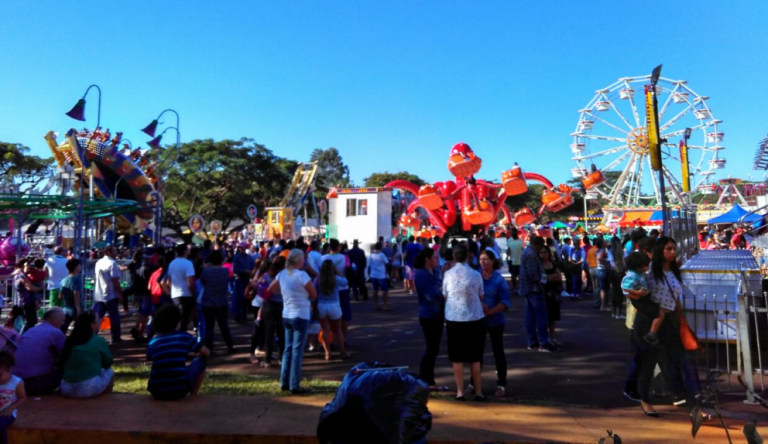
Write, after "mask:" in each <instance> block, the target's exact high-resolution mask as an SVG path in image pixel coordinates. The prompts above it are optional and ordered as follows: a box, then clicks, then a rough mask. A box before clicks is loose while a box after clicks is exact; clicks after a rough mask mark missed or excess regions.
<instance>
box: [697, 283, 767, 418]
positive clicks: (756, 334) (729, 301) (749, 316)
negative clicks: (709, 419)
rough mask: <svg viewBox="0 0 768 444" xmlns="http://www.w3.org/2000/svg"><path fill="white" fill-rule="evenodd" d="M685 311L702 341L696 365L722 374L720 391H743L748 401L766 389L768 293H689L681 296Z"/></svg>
mask: <svg viewBox="0 0 768 444" xmlns="http://www.w3.org/2000/svg"><path fill="white" fill-rule="evenodd" d="M682 305H683V314H684V316H685V317H686V320H687V321H688V323H689V325H690V327H691V329H692V330H693V331H694V332H695V333H696V335H697V337H698V339H699V342H700V344H701V347H702V350H701V352H691V353H693V354H695V359H696V363H697V366H698V368H699V369H700V370H702V371H704V372H706V373H707V374H709V373H710V372H713V371H714V372H717V373H719V374H721V375H722V376H723V378H722V379H720V380H721V382H720V383H719V387H718V388H719V389H720V390H721V391H725V392H728V391H743V390H744V388H743V386H742V384H741V383H739V382H738V378H739V377H741V379H742V381H743V383H744V385H746V386H747V390H746V393H745V395H746V402H749V403H752V402H755V396H754V395H755V394H756V393H760V392H764V391H765V387H766V373H768V356H766V348H768V293H754V292H750V293H740V294H738V295H737V297H736V298H735V299H734V298H733V297H729V296H725V295H717V294H700V295H695V296H694V295H689V296H688V297H685V298H683V299H682Z"/></svg>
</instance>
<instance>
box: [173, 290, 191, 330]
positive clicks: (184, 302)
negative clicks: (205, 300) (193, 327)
mask: <svg viewBox="0 0 768 444" xmlns="http://www.w3.org/2000/svg"><path fill="white" fill-rule="evenodd" d="M173 303H174V304H176V306H177V307H179V308H181V324H179V331H187V327H189V321H190V319H191V318H192V311H193V310H194V309H195V305H196V304H195V298H193V297H192V296H186V297H180V298H173Z"/></svg>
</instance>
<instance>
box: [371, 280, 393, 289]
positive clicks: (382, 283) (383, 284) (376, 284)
mask: <svg viewBox="0 0 768 444" xmlns="http://www.w3.org/2000/svg"><path fill="white" fill-rule="evenodd" d="M371 284H372V285H373V290H374V291H377V290H378V289H379V288H381V291H387V290H389V283H388V282H387V280H386V279H371Z"/></svg>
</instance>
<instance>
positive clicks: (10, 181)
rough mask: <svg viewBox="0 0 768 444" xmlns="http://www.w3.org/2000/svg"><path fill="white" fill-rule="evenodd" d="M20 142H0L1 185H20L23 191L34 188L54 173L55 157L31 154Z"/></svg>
mask: <svg viewBox="0 0 768 444" xmlns="http://www.w3.org/2000/svg"><path fill="white" fill-rule="evenodd" d="M28 153H29V148H28V147H26V146H24V145H22V144H20V143H7V142H0V186H2V187H9V186H18V187H19V189H21V190H22V191H23V190H25V189H29V188H34V187H36V186H37V185H39V184H40V183H41V182H42V181H43V180H45V179H47V178H48V177H49V176H50V175H51V173H52V167H53V162H54V161H53V157H49V158H45V159H44V158H42V157H38V156H32V155H29V154H28Z"/></svg>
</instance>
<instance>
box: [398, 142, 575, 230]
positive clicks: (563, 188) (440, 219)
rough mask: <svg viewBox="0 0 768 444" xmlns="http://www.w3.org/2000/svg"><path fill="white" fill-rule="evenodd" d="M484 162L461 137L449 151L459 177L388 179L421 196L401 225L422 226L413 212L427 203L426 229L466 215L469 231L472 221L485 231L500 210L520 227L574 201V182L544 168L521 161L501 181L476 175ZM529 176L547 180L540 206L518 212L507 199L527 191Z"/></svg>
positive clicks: (452, 168)
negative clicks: (558, 179) (528, 167)
mask: <svg viewBox="0 0 768 444" xmlns="http://www.w3.org/2000/svg"><path fill="white" fill-rule="evenodd" d="M482 163H483V161H482V159H480V158H479V157H477V155H475V153H474V151H472V148H470V147H469V145H467V144H466V143H457V144H456V145H454V146H453V149H451V153H450V155H449V157H448V170H449V171H450V172H451V174H453V176H454V178H455V181H454V180H447V181H445V182H435V183H433V184H427V185H424V186H422V187H421V188H419V187H418V186H417V185H415V184H413V183H412V182H409V181H407V180H396V181H394V182H390V183H388V184H387V185H386V186H387V187H392V188H399V189H402V190H406V191H410V192H411V193H413V195H414V196H416V200H414V201H413V202H412V203H411V204H410V205H409V206H408V209H407V211H406V212H405V213H403V214H402V216H401V217H400V226H402V227H409V228H413V229H414V230H418V229H419V228H420V227H421V220H419V218H418V216H417V215H414V212H415V211H416V209H417V208H418V207H421V208H424V210H426V212H427V213H428V214H429V223H430V225H431V226H432V228H425V229H424V230H422V233H427V232H428V233H430V234H435V235H437V234H445V233H446V232H447V231H448V227H451V226H453V225H454V224H455V223H456V219H457V218H461V227H462V229H463V230H464V231H469V230H471V229H472V227H473V226H480V227H482V230H483V231H486V230H487V229H488V227H490V226H491V225H492V224H493V223H494V222H496V221H497V220H498V216H499V212H502V213H503V214H504V218H505V219H506V220H507V221H514V222H515V225H517V226H518V227H521V226H523V225H528V224H531V223H533V222H534V221H535V220H536V219H537V218H538V216H540V215H541V213H542V212H544V210H548V211H553V212H557V211H560V210H562V209H563V208H565V207H568V206H569V205H572V204H573V196H572V195H571V193H572V192H573V191H575V190H574V189H573V188H571V187H569V186H568V185H564V184H563V185H558V186H554V185H553V184H552V182H550V181H549V180H548V179H547V178H546V177H544V176H542V175H540V174H536V173H524V172H523V170H522V169H521V168H520V167H519V166H518V165H517V164H515V165H514V166H513V167H512V169H510V170H507V171H504V172H503V173H502V174H501V181H502V183H501V184H496V183H492V182H488V181H485V180H482V179H475V177H474V175H475V173H477V172H478V171H480V167H481V166H482ZM527 180H535V181H537V182H540V183H542V184H543V185H544V187H545V189H544V194H543V196H542V198H541V201H542V205H541V208H540V209H539V211H538V213H537V212H534V211H533V210H532V209H530V208H523V209H521V210H520V211H517V212H516V213H515V214H514V216H513V215H512V214H510V211H509V208H507V206H506V205H504V201H506V199H507V197H508V196H515V195H518V194H523V193H525V192H527V191H528V183H527Z"/></svg>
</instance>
